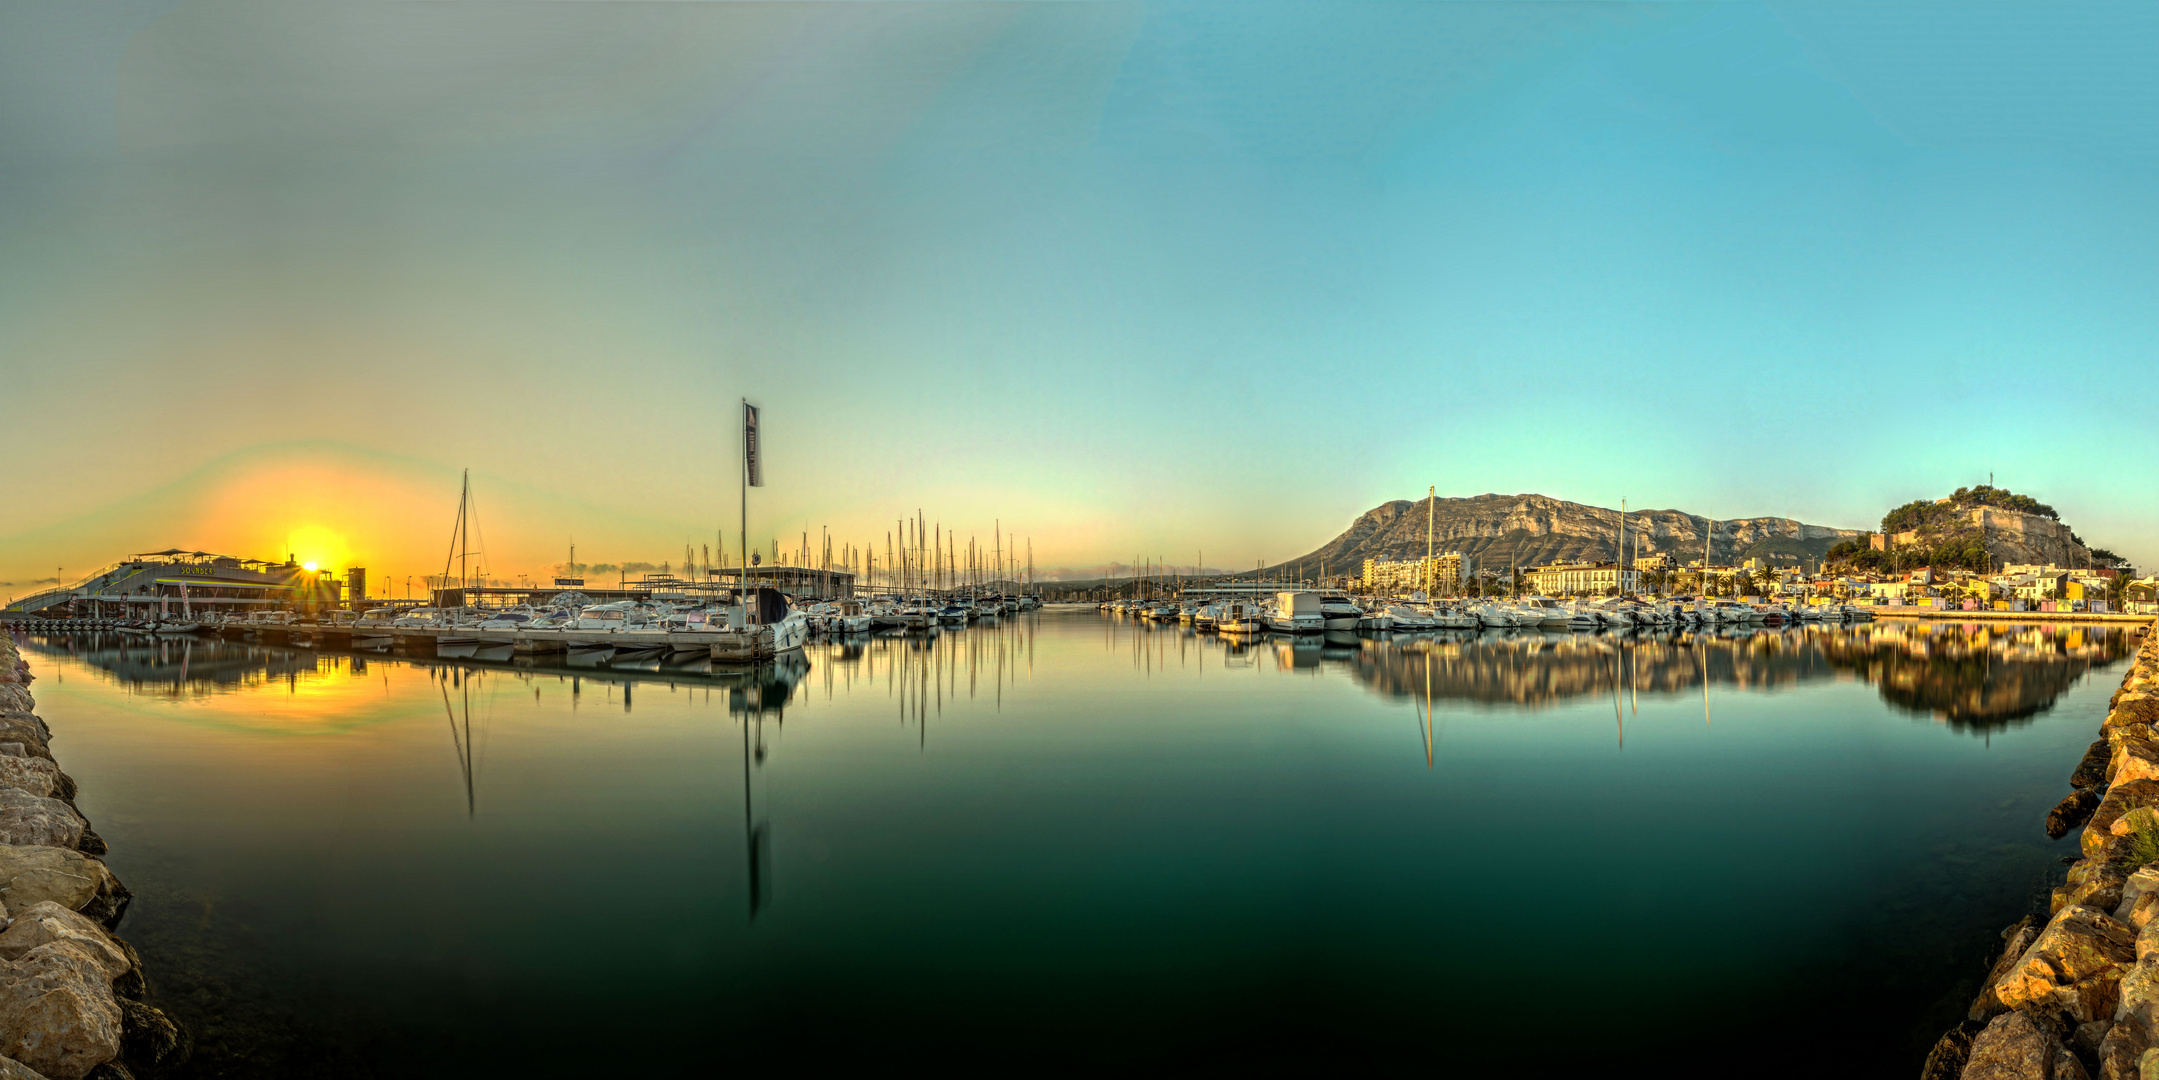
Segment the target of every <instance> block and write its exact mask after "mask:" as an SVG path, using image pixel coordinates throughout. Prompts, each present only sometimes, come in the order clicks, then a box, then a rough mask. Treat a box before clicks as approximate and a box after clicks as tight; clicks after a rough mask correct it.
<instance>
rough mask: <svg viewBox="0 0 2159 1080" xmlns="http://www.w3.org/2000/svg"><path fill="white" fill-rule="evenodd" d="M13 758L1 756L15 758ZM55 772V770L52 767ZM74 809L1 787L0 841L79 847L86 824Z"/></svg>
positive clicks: (6, 759)
mask: <svg viewBox="0 0 2159 1080" xmlns="http://www.w3.org/2000/svg"><path fill="white" fill-rule="evenodd" d="M14 760H17V759H15V758H0V761H14ZM53 771H54V772H55V773H56V774H57V773H58V772H59V770H58V769H55V770H53ZM85 824H86V823H85V822H84V821H83V819H82V815H81V814H78V813H76V812H75V808H74V807H72V806H69V805H68V804H66V803H64V802H61V801H60V800H58V799H44V798H39V797H38V796H36V795H32V794H30V793H29V792H27V791H24V790H22V789H20V788H11V787H0V844H18V845H20V844H35V845H39V846H43V847H64V848H71V847H78V846H80V845H81V844H82V831H83V828H84V826H85Z"/></svg>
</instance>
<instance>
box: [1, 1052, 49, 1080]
mask: <svg viewBox="0 0 2159 1080" xmlns="http://www.w3.org/2000/svg"><path fill="white" fill-rule="evenodd" d="M0 1080H46V1077H45V1074H44V1073H41V1072H39V1071H37V1070H36V1069H33V1068H31V1067H30V1066H28V1065H25V1064H23V1063H22V1062H20V1061H17V1060H15V1059H14V1058H7V1057H0Z"/></svg>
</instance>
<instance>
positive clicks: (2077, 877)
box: [1921, 632, 2159, 1080]
mask: <svg viewBox="0 0 2159 1080" xmlns="http://www.w3.org/2000/svg"><path fill="white" fill-rule="evenodd" d="M2099 735H2100V737H2099V739H2098V741H2096V742H2094V743H2092V745H2091V748H2090V749H2089V750H2087V751H2085V754H2084V759H2083V760H2082V761H2080V762H2078V764H2077V767H2076V769H2075V771H2073V772H2072V773H2071V774H2070V777H2069V784H2070V787H2071V788H2072V789H2073V790H2072V791H2071V792H2070V794H2069V796H2068V797H2067V798H2064V799H2063V800H2062V801H2061V803H2060V805H2058V806H2056V807H2055V808H2054V809H2053V810H2052V811H2051V812H2049V813H2048V814H2047V834H2048V835H2049V836H2052V837H2054V838H2055V839H2060V838H2062V837H2064V836H2067V835H2068V834H2069V833H2070V832H2071V831H2072V830H2075V829H2077V828H2079V827H2082V828H2083V830H2084V832H2083V835H2082V837H2081V839H2080V845H2081V857H2080V858H2078V859H2077V860H2076V862H2075V863H2074V864H2073V865H2072V866H2071V867H2070V868H2069V874H2068V880H2067V882H2066V883H2065V884H2063V885H2062V886H2061V887H2060V888H2057V889H2055V890H2054V894H2053V897H2052V898H2051V901H2050V904H2049V917H2048V918H2047V919H2046V921H2045V922H2043V923H2042V922H2040V921H2039V920H2038V919H2037V918H2036V917H2033V916H2027V917H2026V918H2024V919H2023V920H2022V921H2019V922H2017V923H2014V924H2012V925H2010V926H2009V927H2008V928H2007V929H2005V930H2003V931H2002V941H2003V947H2002V952H2001V956H2000V958H1999V959H1998V960H1996V961H1995V962H1994V966H1993V968H1992V970H1990V971H1989V972H1988V973H1987V978H1986V981H1985V982H1984V983H1982V984H1981V987H1980V990H1979V996H1978V997H1977V998H1976V999H1975V1000H1974V1001H1973V1002H1972V1005H1971V1010H1970V1011H1969V1013H1967V1014H1966V1019H1965V1020H1964V1022H1963V1023H1961V1024H1959V1025H1958V1026H1957V1027H1955V1028H1953V1029H1951V1030H1950V1031H1949V1032H1948V1033H1947V1034H1945V1035H1943V1036H1942V1037H1941V1040H1940V1041H1939V1042H1937V1043H1936V1044H1935V1046H1934V1050H1933V1052H1932V1053H1931V1054H1929V1055H1928V1056H1927V1062H1926V1066H1925V1068H1924V1069H1923V1070H1922V1072H1921V1077H1922V1080H1956V1078H1959V1077H1961V1078H1962V1080H2093V1078H2098V1080H2159V634H2153V633H2149V632H2147V633H2146V634H2145V637H2144V644H2143V646H2142V647H2141V648H2140V649H2138V650H2137V653H2136V657H2135V659H2134V660H2133V661H2132V662H2131V664H2130V668H2129V674H2128V675H2127V676H2126V677H2124V678H2123V680H2122V685H2121V689H2119V690H2117V691H2115V693H2114V697H2113V700H2112V701H2110V702H2109V703H2108V706H2107V718H2106V721H2105V723H2103V724H2102V725H2101V726H2100V730H2099Z"/></svg>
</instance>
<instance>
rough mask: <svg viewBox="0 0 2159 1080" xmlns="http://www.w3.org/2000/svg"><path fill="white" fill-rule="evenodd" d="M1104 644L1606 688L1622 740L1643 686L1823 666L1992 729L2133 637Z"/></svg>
mask: <svg viewBox="0 0 2159 1080" xmlns="http://www.w3.org/2000/svg"><path fill="white" fill-rule="evenodd" d="M1103 633H1104V638H1105V643H1106V647H1108V648H1110V649H1113V650H1118V651H1129V652H1130V653H1131V655H1132V657H1133V666H1134V668H1135V669H1139V670H1142V671H1148V672H1151V671H1153V670H1156V669H1159V668H1163V667H1167V666H1170V665H1172V664H1178V665H1183V666H1195V665H1196V666H1198V667H1200V668H1201V669H1202V671H1204V669H1205V666H1206V665H1207V663H1208V662H1209V660H1210V658H1212V657H1219V658H1220V659H1219V666H1221V667H1224V668H1228V667H1232V666H1239V665H1249V664H1250V662H1251V657H1252V655H1253V654H1254V652H1255V650H1264V651H1265V653H1266V654H1267V655H1269V656H1271V657H1272V659H1273V667H1274V669H1275V670H1276V671H1279V672H1311V673H1314V674H1317V673H1319V672H1321V671H1323V670H1339V671H1341V672H1343V673H1346V674H1348V675H1349V676H1350V677H1352V678H1354V679H1355V680H1356V681H1358V682H1359V683H1361V684H1363V685H1364V686H1366V687H1367V688H1369V689H1370V690H1371V691H1372V692H1374V693H1376V694H1381V695H1384V696H1387V697H1390V698H1400V699H1416V701H1417V702H1418V705H1419V709H1420V711H1421V712H1422V713H1424V714H1425V715H1426V716H1427V718H1429V716H1430V710H1431V705H1432V703H1434V702H1435V701H1443V700H1452V701H1468V702H1475V703H1478V704H1483V705H1489V706H1495V707H1508V708H1523V707H1527V708H1538V707H1543V706H1548V705H1553V704H1558V703H1561V702H1565V701H1569V700H1572V699H1577V698H1582V697H1589V696H1601V695H1610V696H1611V697H1612V705H1613V718H1614V722H1615V725H1616V727H1617V728H1618V732H1617V735H1618V738H1619V741H1620V742H1621V743H1622V745H1623V744H1624V741H1625V725H1626V720H1625V714H1626V713H1627V712H1628V711H1630V710H1631V709H1634V708H1638V702H1639V699H1640V696H1641V695H1643V694H1650V695H1677V694H1691V693H1695V692H1697V691H1698V692H1700V693H1701V694H1702V709H1703V718H1704V720H1705V722H1710V723H1713V722H1714V708H1713V705H1712V702H1711V698H1710V695H1709V689H1710V687H1711V685H1712V684H1714V685H1716V686H1719V687H1727V688H1732V689H1738V690H1742V691H1767V690H1776V689H1781V688H1788V687H1793V686H1797V685H1799V684H1801V683H1804V682H1809V681H1813V680H1820V679H1838V678H1844V679H1851V678H1857V679H1862V680H1864V681H1866V682H1869V683H1872V684H1874V685H1876V686H1878V687H1880V689H1881V694H1882V698H1883V700H1885V701H1887V702H1888V703H1890V704H1891V705H1893V706H1896V707H1898V708H1899V709H1901V710H1903V711H1905V712H1909V713H1917V714H1921V715H1927V716H1932V717H1934V718H1935V719H1937V720H1940V721H1942V722H1944V723H1946V724H1948V725H1950V726H1952V727H1956V728H1960V729H1970V730H1974V731H1984V730H1989V729H1994V728H1999V727H2002V726H2005V725H2008V724H2011V723H2014V722H2017V721H2020V720H2023V719H2026V718H2029V717H2031V716H2033V715H2035V714H2037V713H2039V712H2040V711H2042V710H2044V709H2046V708H2047V707H2048V706H2050V705H2052V704H2053V702H2054V701H2055V700H2056V699H2057V698H2059V697H2060V696H2061V695H2062V694H2063V693H2064V692H2066V691H2067V690H2068V689H2069V688H2070V687H2072V686H2074V685H2075V684H2076V683H2077V681H2078V680H2079V679H2081V678H2083V676H2084V673H2085V672H2086V671H2088V670H2090V669H2091V668H2092V667H2093V666H2095V665H2103V664H2107V663H2110V662H2112V661H2114V660H2117V659H2120V658H2122V657H2124V656H2127V655H2128V654H2129V653H2130V652H2132V651H2133V650H2134V649H2135V640H2134V639H2133V638H2132V637H2131V636H2130V635H2129V633H2128V632H2127V631H2126V630H2124V629H2123V628H2120V627H2116V626H2083V625H2075V624H2051V623H2049V624H1984V623H1971V624H1959V623H1934V622H1899V621H1883V622H1876V623H1862V624H1859V625H1856V626H1798V627H1791V628H1782V629H1770V628H1718V629H1714V630H1700V631H1697V630H1683V629H1682V630H1650V631H1640V630H1619V631H1600V632H1590V633H1581V632H1568V631H1545V630H1481V631H1450V630H1442V631H1433V632H1425V633H1379V634H1371V633H1366V634H1352V633H1340V632H1330V633H1327V634H1323V635H1314V634H1304V635H1294V636H1292V635H1279V634H1278V635H1266V636H1262V637H1260V638H1259V639H1258V640H1256V641H1254V640H1251V639H1231V638H1218V637H1216V636H1214V635H1210V634H1198V633H1195V632H1194V631H1193V630H1191V629H1190V628H1188V627H1177V626H1167V625H1155V624H1148V623H1142V622H1133V621H1128V620H1124V619H1114V618H1113V619H1105V620H1104V630H1103Z"/></svg>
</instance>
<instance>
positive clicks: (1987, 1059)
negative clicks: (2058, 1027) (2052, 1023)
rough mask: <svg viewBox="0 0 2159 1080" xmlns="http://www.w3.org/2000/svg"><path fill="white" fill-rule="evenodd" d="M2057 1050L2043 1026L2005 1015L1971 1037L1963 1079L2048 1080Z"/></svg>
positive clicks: (2017, 1014)
mask: <svg viewBox="0 0 2159 1080" xmlns="http://www.w3.org/2000/svg"><path fill="white" fill-rule="evenodd" d="M2061 1048H2062V1047H2061V1043H2059V1042H2057V1041H2055V1038H2054V1033H2053V1032H2052V1031H2050V1030H2048V1028H2047V1026H2046V1025H2045V1024H2043V1023H2040V1022H2038V1021H2035V1020H2033V1019H2032V1018H2031V1017H2029V1016H2026V1015H2025V1014H2023V1013H2021V1012H2005V1013H2003V1014H2001V1015H2000V1016H1997V1017H1995V1018H1994V1022H1993V1023H1991V1024H1988V1025H1987V1026H1986V1030H1984V1031H1981V1032H1980V1033H1979V1034H1978V1035H1976V1036H1974V1037H1973V1038H1972V1050H1971V1054H1970V1055H1969V1056H1968V1057H1967V1058H1966V1060H1965V1064H1964V1077H1963V1080H2052V1076H2053V1072H2054V1058H2055V1056H2056V1055H2057V1054H2059V1053H2060V1052H2061Z"/></svg>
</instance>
